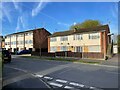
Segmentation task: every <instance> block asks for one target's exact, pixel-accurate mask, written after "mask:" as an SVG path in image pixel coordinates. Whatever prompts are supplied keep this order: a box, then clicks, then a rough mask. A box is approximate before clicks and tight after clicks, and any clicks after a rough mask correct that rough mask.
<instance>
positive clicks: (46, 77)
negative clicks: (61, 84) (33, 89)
mask: <svg viewBox="0 0 120 90" xmlns="http://www.w3.org/2000/svg"><path fill="white" fill-rule="evenodd" d="M44 78H45V79H49V80H52V79H53V78H51V77H48V76H44Z"/></svg>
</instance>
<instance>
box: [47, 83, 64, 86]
mask: <svg viewBox="0 0 120 90" xmlns="http://www.w3.org/2000/svg"><path fill="white" fill-rule="evenodd" d="M48 83H49V84H50V85H52V86H56V87H62V86H63V85H62V84H58V83H54V82H48Z"/></svg>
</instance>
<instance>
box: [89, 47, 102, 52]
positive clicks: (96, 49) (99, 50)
mask: <svg viewBox="0 0 120 90" xmlns="http://www.w3.org/2000/svg"><path fill="white" fill-rule="evenodd" d="M88 52H101V46H100V45H93V46H88Z"/></svg>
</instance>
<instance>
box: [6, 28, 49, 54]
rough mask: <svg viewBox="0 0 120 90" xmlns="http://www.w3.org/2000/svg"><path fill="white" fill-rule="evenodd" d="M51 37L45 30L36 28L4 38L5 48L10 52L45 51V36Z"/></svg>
mask: <svg viewBox="0 0 120 90" xmlns="http://www.w3.org/2000/svg"><path fill="white" fill-rule="evenodd" d="M49 35H51V34H50V33H49V32H48V31H47V30H46V29H44V28H38V29H33V30H28V31H23V32H18V33H13V34H9V35H6V36H5V48H6V49H11V50H12V52H15V51H16V50H17V51H21V50H25V49H27V50H31V51H35V50H39V48H41V49H42V50H43V49H44V50H47V46H48V45H47V44H48V43H47V36H49Z"/></svg>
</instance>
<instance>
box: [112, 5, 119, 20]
mask: <svg viewBox="0 0 120 90" xmlns="http://www.w3.org/2000/svg"><path fill="white" fill-rule="evenodd" d="M111 13H112V16H113V17H114V18H117V17H118V4H117V3H115V5H114V6H113V7H112V8H111Z"/></svg>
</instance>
